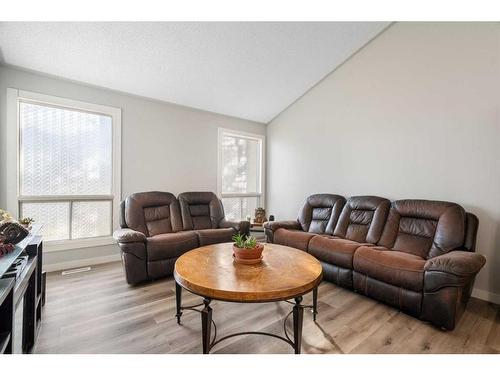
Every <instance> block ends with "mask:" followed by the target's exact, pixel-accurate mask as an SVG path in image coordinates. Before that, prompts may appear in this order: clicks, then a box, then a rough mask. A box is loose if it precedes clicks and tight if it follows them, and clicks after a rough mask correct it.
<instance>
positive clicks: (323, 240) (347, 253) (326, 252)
mask: <svg viewBox="0 0 500 375" xmlns="http://www.w3.org/2000/svg"><path fill="white" fill-rule="evenodd" d="M363 245H369V244H362V243H359V242H355V241H350V240H346V239H343V238H335V237H332V236H314V237H313V238H311V240H310V241H309V247H308V252H309V254H311V255H313V256H315V257H316V258H317V259H318V260H320V261H322V262H325V263H329V264H334V265H336V266H340V267H344V268H348V269H351V270H352V260H353V257H354V252H355V251H356V249H357V248H358V247H360V246H363Z"/></svg>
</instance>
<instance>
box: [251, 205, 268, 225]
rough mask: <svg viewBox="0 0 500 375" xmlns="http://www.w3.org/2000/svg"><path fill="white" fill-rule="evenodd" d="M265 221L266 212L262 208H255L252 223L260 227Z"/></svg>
mask: <svg viewBox="0 0 500 375" xmlns="http://www.w3.org/2000/svg"><path fill="white" fill-rule="evenodd" d="M265 221H267V218H266V210H264V209H263V208H262V207H259V208H256V209H255V218H254V219H253V223H254V224H259V225H262V224H263V223H264V222H265Z"/></svg>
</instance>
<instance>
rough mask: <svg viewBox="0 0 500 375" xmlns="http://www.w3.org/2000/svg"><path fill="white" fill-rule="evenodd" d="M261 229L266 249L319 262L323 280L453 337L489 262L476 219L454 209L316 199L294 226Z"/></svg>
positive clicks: (439, 205) (424, 204)
mask: <svg viewBox="0 0 500 375" xmlns="http://www.w3.org/2000/svg"><path fill="white" fill-rule="evenodd" d="M264 228H265V232H266V237H267V241H268V242H273V243H278V244H283V245H287V246H292V247H295V248H298V249H302V250H305V251H308V252H309V253H310V254H312V255H314V256H315V257H316V258H317V259H318V260H319V261H320V262H321V264H322V266H323V277H324V279H326V280H329V281H332V282H334V283H336V284H338V285H341V286H343V287H346V288H349V289H353V290H355V291H357V292H359V293H362V294H364V295H366V296H369V297H372V298H374V299H377V300H379V301H382V302H385V303H387V304H389V305H392V306H394V307H396V308H398V309H400V310H401V311H404V312H406V313H408V314H410V315H412V316H415V317H417V318H419V319H422V320H426V321H429V322H431V323H433V324H434V325H436V326H439V327H441V328H443V329H448V330H452V329H454V328H455V325H456V324H457V322H458V321H459V319H460V317H461V315H462V313H463V311H464V310H465V306H466V304H467V301H468V300H469V297H470V295H471V291H472V286H473V284H474V279H475V276H476V274H477V273H478V272H479V270H480V269H481V268H482V267H483V265H484V264H485V261H486V260H485V258H484V257H483V256H482V255H480V254H476V253H474V250H475V242H476V234H477V228H478V219H477V217H476V216H475V215H473V214H471V213H468V212H465V210H464V209H463V208H462V207H461V206H459V205H458V204H456V203H451V202H440V201H428V200H412V199H408V200H399V201H395V202H392V203H391V202H390V201H389V200H387V199H385V198H381V197H374V196H360V197H351V198H349V199H347V200H346V199H345V198H343V197H341V196H339V195H333V194H317V195H312V196H310V197H308V198H307V200H306V202H305V204H304V206H303V207H302V209H301V210H300V212H299V216H298V219H297V220H294V221H278V222H267V223H265V224H264Z"/></svg>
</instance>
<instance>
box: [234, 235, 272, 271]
mask: <svg viewBox="0 0 500 375" xmlns="http://www.w3.org/2000/svg"><path fill="white" fill-rule="evenodd" d="M233 241H234V244H233V258H234V261H235V262H236V263H242V264H257V263H260V262H261V260H262V251H263V250H264V245H263V244H261V243H258V242H257V240H256V239H255V237H252V236H248V237H247V236H245V235H242V234H240V233H238V234H235V235H234V236H233Z"/></svg>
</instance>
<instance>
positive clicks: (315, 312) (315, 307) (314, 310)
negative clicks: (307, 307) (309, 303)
mask: <svg viewBox="0 0 500 375" xmlns="http://www.w3.org/2000/svg"><path fill="white" fill-rule="evenodd" d="M312 313H313V321H316V315H318V287H316V288H314V289H313V308H312Z"/></svg>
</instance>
